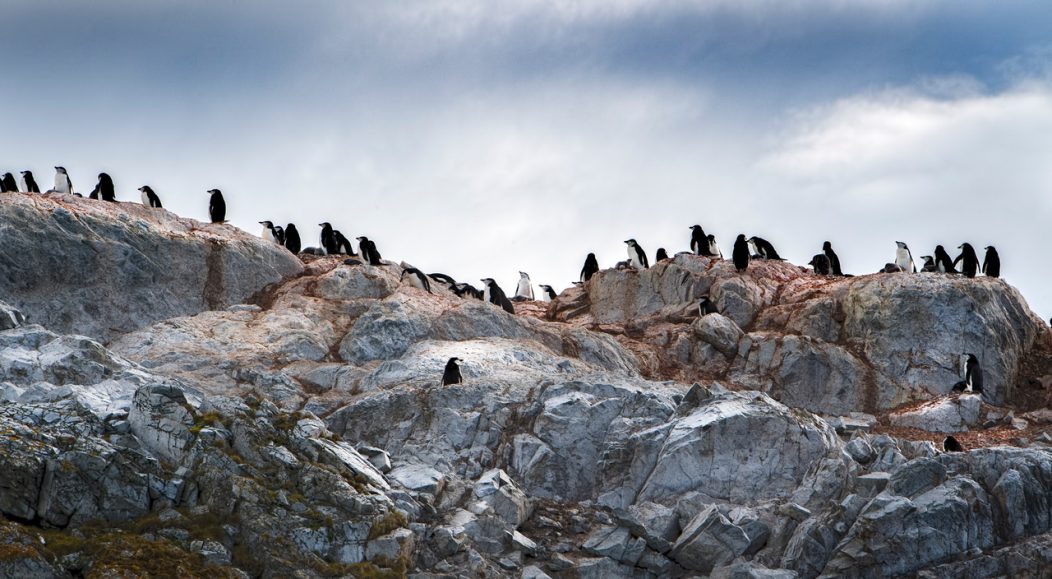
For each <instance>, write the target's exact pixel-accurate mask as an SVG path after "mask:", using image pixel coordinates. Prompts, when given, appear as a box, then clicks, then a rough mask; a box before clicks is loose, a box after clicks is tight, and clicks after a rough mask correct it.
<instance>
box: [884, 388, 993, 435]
mask: <svg viewBox="0 0 1052 579" xmlns="http://www.w3.org/2000/svg"><path fill="white" fill-rule="evenodd" d="M981 409H982V397H981V396H980V395H979V394H961V395H960V396H954V397H951V398H941V399H939V400H933V401H931V402H927V403H925V404H922V405H921V406H919V407H917V408H913V409H911V410H905V411H902V412H895V413H893V414H891V415H889V416H888V419H889V420H890V421H891V424H892V425H893V426H900V427H902V426H904V427H907V428H918V429H920V430H927V431H929V432H963V431H965V430H969V429H970V428H972V427H973V426H976V425H977V424H979V418H980V410H981Z"/></svg>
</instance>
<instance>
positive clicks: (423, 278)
mask: <svg viewBox="0 0 1052 579" xmlns="http://www.w3.org/2000/svg"><path fill="white" fill-rule="evenodd" d="M406 275H408V276H409V285H411V286H413V287H415V288H416V289H421V290H424V291H426V292H427V293H432V292H431V281H430V280H428V278H427V274H425V273H424V272H422V271H420V270H419V269H417V268H415V267H407V268H405V269H403V270H402V276H401V278H399V280H402V279H405V277H406Z"/></svg>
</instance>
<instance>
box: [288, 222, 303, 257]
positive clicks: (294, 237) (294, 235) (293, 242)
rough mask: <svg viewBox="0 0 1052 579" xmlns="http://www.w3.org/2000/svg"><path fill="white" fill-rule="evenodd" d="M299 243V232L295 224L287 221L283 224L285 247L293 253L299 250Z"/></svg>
mask: <svg viewBox="0 0 1052 579" xmlns="http://www.w3.org/2000/svg"><path fill="white" fill-rule="evenodd" d="M300 243H301V242H300V232H299V230H298V229H296V224H295V223H289V224H288V225H286V226H285V249H287V250H289V251H291V252H292V253H293V255H295V254H297V253H299V252H300Z"/></svg>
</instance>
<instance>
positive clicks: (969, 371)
mask: <svg viewBox="0 0 1052 579" xmlns="http://www.w3.org/2000/svg"><path fill="white" fill-rule="evenodd" d="M964 382H965V383H966V384H968V386H969V387H970V388H971V391H972V392H978V393H980V394H981V393H982V391H983V369H982V367H980V366H979V359H978V358H976V357H975V354H968V361H967V362H965V364H964Z"/></svg>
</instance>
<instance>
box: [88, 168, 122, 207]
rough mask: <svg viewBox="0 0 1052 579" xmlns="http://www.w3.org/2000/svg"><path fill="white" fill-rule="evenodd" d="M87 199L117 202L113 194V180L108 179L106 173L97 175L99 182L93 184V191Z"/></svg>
mask: <svg viewBox="0 0 1052 579" xmlns="http://www.w3.org/2000/svg"><path fill="white" fill-rule="evenodd" d="M89 197H91V198H92V199H102V200H103V201H110V202H115V201H117V196H116V195H115V194H114V192H113V179H110V176H109V175H107V174H106V173H99V182H98V183H96V184H95V189H94V190H93V191H92V192H91V195H89Z"/></svg>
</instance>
